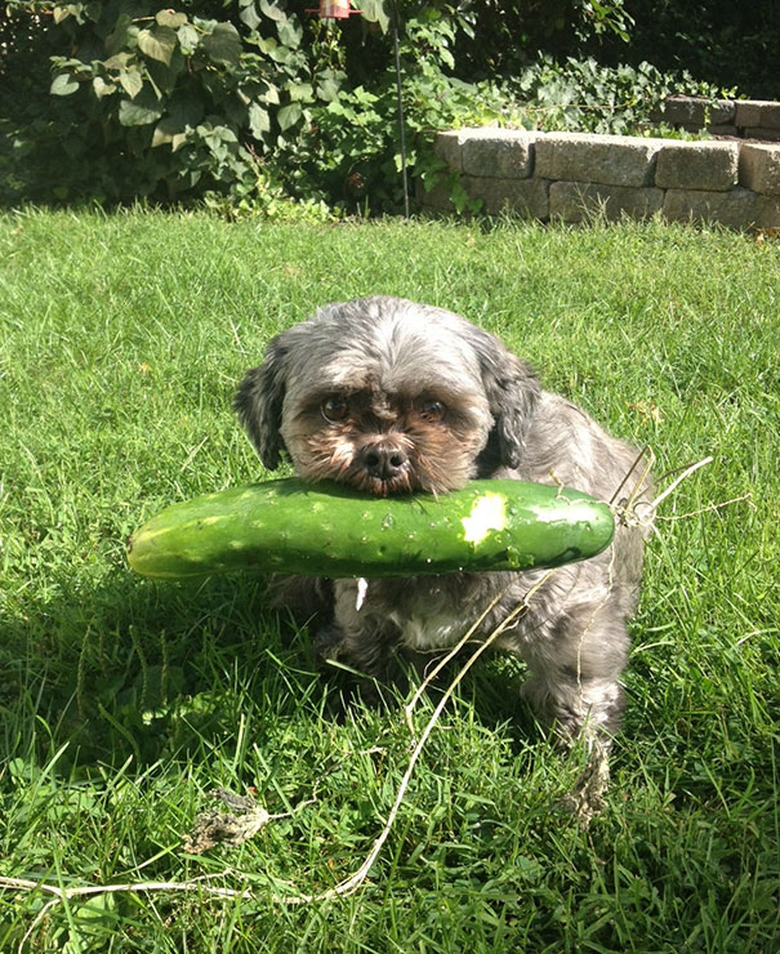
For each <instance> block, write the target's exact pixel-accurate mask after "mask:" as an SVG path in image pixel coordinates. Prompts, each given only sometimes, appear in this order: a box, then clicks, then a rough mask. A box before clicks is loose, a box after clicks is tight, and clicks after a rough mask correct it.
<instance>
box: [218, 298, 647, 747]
mask: <svg viewBox="0 0 780 954" xmlns="http://www.w3.org/2000/svg"><path fill="white" fill-rule="evenodd" d="M235 409H236V411H237V413H238V417H239V419H240V421H241V423H242V425H243V426H244V427H245V429H246V431H247V433H248V435H249V437H250V439H251V441H252V442H253V443H254V445H255V446H256V448H257V450H258V452H259V455H260V458H261V460H262V462H263V464H264V465H265V467H266V468H268V469H269V470H274V469H275V468H276V467H277V466H278V465H279V463H280V461H281V459H282V456H283V455H286V456H288V457H289V459H290V460H291V461H292V463H293V465H294V468H295V471H296V473H297V475H298V476H299V477H301V478H302V479H304V480H306V481H320V480H335V481H338V482H341V483H343V484H347V485H349V486H351V487H353V488H355V489H357V490H360V491H364V492H366V493H369V494H375V495H378V496H385V495H390V494H414V493H417V492H421V493H431V494H439V495H441V494H446V493H447V492H448V491H452V490H455V489H457V488H460V487H463V486H464V485H465V484H466V483H467V481H469V480H471V479H472V478H512V479H517V480H524V481H535V482H539V483H543V484H552V485H556V484H557V485H565V486H569V487H574V488H577V489H579V490H582V491H585V492H587V493H589V494H592V495H593V496H595V497H597V498H599V499H602V500H606V501H610V500H612V498H613V496H614V495H615V494H616V492H618V491H619V493H620V494H621V495H622V496H623V497H624V498H626V499H634V498H635V497H636V496H638V495H641V494H644V493H646V491H647V488H646V487H645V486H644V485H643V481H644V476H641V475H640V474H639V471H640V469H639V468H637V467H635V466H634V465H635V463H636V460H637V451H636V450H635V449H634V448H632V447H630V446H629V445H628V444H626V443H623V442H622V441H620V440H617V439H616V438H614V437H611V436H610V435H609V434H607V433H606V432H605V431H604V430H603V429H602V428H601V427H600V426H599V425H598V424H596V423H595V421H593V420H592V419H591V418H590V417H589V416H588V415H587V414H586V413H585V412H584V411H582V410H581V409H580V408H578V407H576V406H575V405H574V404H572V403H571V402H570V401H568V400H566V399H565V398H564V397H561V396H559V395H556V394H553V393H549V392H547V391H544V390H542V388H541V386H540V384H539V379H538V377H537V375H536V374H535V373H534V371H533V370H532V369H531V367H530V366H529V365H528V364H527V363H525V362H524V361H522V360H520V359H519V358H517V357H515V356H514V355H513V354H512V353H510V352H509V351H508V350H507V348H506V347H505V346H504V345H503V344H502V343H501V341H500V340H499V339H498V338H496V337H495V336H493V335H491V334H489V333H488V332H486V331H484V330H482V329H481V328H479V327H477V326H475V325H473V324H470V323H469V322H468V321H466V320H465V319H464V318H461V317H459V316H458V315H456V314H454V313H452V312H449V311H446V310H443V309H441V308H437V307H432V306H429V305H421V304H415V303H413V302H411V301H407V300H405V299H401V298H391V297H385V296H376V297H370V298H362V299H357V300H354V301H349V302H346V303H335V304H330V305H327V306H325V307H324V308H322V309H320V310H319V311H318V312H317V313H316V314H315V315H314V317H312V318H311V319H310V320H308V321H306V322H304V323H302V324H299V325H296V326H294V327H292V328H290V329H289V330H287V331H284V332H282V333H281V334H279V335H278V336H277V337H275V338H274V339H273V340H272V341H271V342H270V344H269V345H268V348H267V351H266V353H265V358H264V360H263V362H262V364H260V365H259V366H258V367H256V368H252V369H250V370H249V371H248V372H247V373H246V375H245V377H244V379H243V381H242V383H241V384H240V387H239V389H238V393H237V395H236V398H235ZM645 533H646V531H645V530H644V529H643V528H642V527H641V526H638V525H633V526H632V525H629V524H627V523H626V524H623V523H622V522H620V523H619V525H618V526H617V529H616V534H615V538H614V540H613V542H612V544H611V545H610V546H609V548H608V549H607V550H606V551H604V552H603V553H601V554H600V555H599V556H596V557H593V558H591V559H588V560H584V561H582V562H578V563H571V564H567V565H565V566H563V567H560V568H558V569H557V570H555V571H554V572H553V573H551V574H548V573H547V571H544V570H539V569H534V570H530V571H523V572H514V571H508V572H488V573H469V572H459V573H451V574H446V575H438V576H436V575H434V576H426V575H424V576H419V577H403V578H398V579H372V580H370V581H367V582H366V581H358V580H355V579H339V580H333V581H326V580H319V579H313V578H311V579H310V578H291V579H289V580H288V581H287V582H286V584H285V586H284V587H283V593H284V594H285V595H284V596H283V598H282V600H281V602H282V603H287V604H292V609H293V610H295V609H298V610H300V611H302V614H303V616H307V615H309V614H311V613H312V612H314V611H315V610H317V611H319V616H320V617H325V618H327V620H328V622H327V626H325V628H324V630H323V633H322V637H321V643H322V644H324V645H325V646H328V647H330V651H331V652H332V653H334V654H338V655H339V657H340V658H345V657H346V659H347V660H348V661H349V662H350V663H351V665H352V666H353V667H355V668H356V669H357V670H359V671H360V672H361V673H364V674H366V675H367V676H369V677H373V678H375V679H379V680H385V679H387V678H388V677H389V675H390V674H391V673H392V670H393V659H394V657H395V655H396V654H400V655H401V657H402V658H405V659H407V660H411V661H412V662H414V663H415V664H417V665H418V666H421V665H424V663H425V661H426V660H428V661H429V660H430V653H432V652H435V651H437V650H439V651H440V650H442V649H449V648H451V647H452V646H453V645H454V644H455V643H456V642H457V641H458V640H459V639H461V637H462V636H464V634H465V633H466V632H468V630H469V629H471V628H472V627H476V628H475V630H474V634H473V638H474V639H475V640H480V639H482V640H484V639H485V638H487V636H488V635H489V634H491V633H492V632H493V631H494V630H495V629H496V627H497V626H499V625H500V624H501V623H502V621H506V619H507V617H508V615H509V614H510V613H512V611H514V610H516V609H517V607H518V605H520V604H523V603H524V602H526V601H527V605H526V606H525V609H524V612H522V613H520V614H519V615H518V616H517V618H516V620H514V621H513V622H512V623H511V625H509V626H508V627H507V628H506V630H505V631H504V632H503V633H502V634H501V636H500V639H498V640H497V641H496V645H497V646H498V647H500V648H502V649H505V650H509V651H511V652H515V653H518V654H519V655H520V656H521V657H522V659H523V660H525V662H526V664H527V667H528V672H527V678H526V681H525V684H524V686H523V693H524V696H525V698H526V699H527V700H528V702H529V703H530V705H531V708H532V710H533V712H534V713H535V715H536V717H537V718H538V720H540V721H541V722H542V723H543V724H545V725H547V726H553V727H554V728H555V730H556V731H557V732H558V733H559V734H560V736H561V737H563V738H564V739H568V740H573V739H576V738H578V737H579V736H581V734H582V733H583V731H584V730H586V731H587V732H589V733H593V734H595V735H597V736H598V737H599V738H600V739H603V740H605V744H606V745H608V744H609V740H610V739H611V738H612V736H613V735H614V733H615V731H616V730H617V729H618V726H619V722H620V716H621V710H622V707H623V691H622V688H621V684H620V679H621V674H622V672H623V670H624V667H625V665H626V661H627V655H628V649H629V635H628V629H627V623H628V620H629V619H630V617H631V616H632V614H633V613H634V611H635V608H636V605H637V600H638V596H639V587H640V580H641V573H642V557H643V542H644V537H645ZM531 592H532V593H533V596H532V598H528V595H529V593H531Z"/></svg>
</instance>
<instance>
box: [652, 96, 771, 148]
mask: <svg viewBox="0 0 780 954" xmlns="http://www.w3.org/2000/svg"><path fill="white" fill-rule="evenodd" d="M652 118H653V121H654V122H658V123H665V124H666V125H667V126H674V127H675V128H676V129H684V130H686V132H701V131H706V132H708V133H710V134H711V135H713V136H730V137H734V136H738V137H741V138H745V139H760V140H767V141H770V142H780V103H776V102H773V101H771V100H763V99H718V100H715V102H710V101H709V100H706V99H701V98H700V97H697V96H670V97H669V99H667V100H666V102H665V103H664V105H663V106H662V107H661V108H660V109H659V110H658V111H657V112H656V113H655V114H654V115H653V117H652Z"/></svg>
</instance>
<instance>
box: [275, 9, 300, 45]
mask: <svg viewBox="0 0 780 954" xmlns="http://www.w3.org/2000/svg"><path fill="white" fill-rule="evenodd" d="M276 32H277V33H278V34H279V42H280V43H283V44H284V46H288V47H290V48H291V49H293V50H297V49H298V47H299V46H300V45H301V40H302V39H303V27H302V26H301V24H300V23H299V21H298V20H297V18H294V17H291V18H290V19H286V18H285V20H284V21H283V22H281V23H279V24H278V25H277V27H276Z"/></svg>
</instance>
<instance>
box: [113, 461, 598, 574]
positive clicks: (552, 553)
mask: <svg viewBox="0 0 780 954" xmlns="http://www.w3.org/2000/svg"><path fill="white" fill-rule="evenodd" d="M613 533H614V520H613V516H612V512H611V510H610V508H609V506H608V505H607V504H606V503H602V502H600V501H598V500H596V499H595V498H594V497H591V496H589V495H588V494H585V493H582V492H580V491H578V490H571V489H568V488H561V487H548V486H547V485H544V484H532V483H523V482H522V481H517V480H474V481H472V482H471V483H469V484H468V485H467V486H466V487H465V488H463V489H462V490H456V491H452V492H451V493H448V494H446V495H442V496H433V495H429V494H415V495H413V496H397V497H367V496H366V495H365V494H360V493H358V492H357V491H353V490H350V489H349V488H346V487H343V486H341V485H339V484H329V483H318V484H305V483H303V482H301V481H299V480H296V479H288V480H272V481H269V482H267V483H263V484H256V485H254V486H250V487H244V488H235V489H230V490H222V491H218V492H217V493H212V494H206V495H205V496H202V497H196V498H194V499H192V500H186V501H183V502H182V503H177V504H173V505H172V506H170V507H168V508H167V509H166V510H163V511H162V512H161V513H159V514H158V515H157V516H156V517H153V518H152V519H151V520H150V521H149V522H148V523H147V524H145V525H144V526H143V527H141V528H140V530H138V531H136V533H134V534H133V535H132V536H131V537H130V538H129V540H128V541H127V556H128V560H129V562H130V565H131V566H132V568H133V569H134V570H137V571H138V572H139V573H142V574H144V575H146V576H155V577H188V576H204V575H208V574H212V573H222V572H226V571H228V570H242V569H243V570H262V571H273V572H282V573H295V574H302V575H306V576H326V577H332V578H334V579H338V578H340V577H399V576H416V575H418V574H420V573H451V572H457V571H484V570H524V569H528V568H530V567H537V566H544V567H552V566H560V565H561V564H563V563H571V562H573V561H575V560H583V559H586V558H588V557H592V556H595V555H596V554H598V553H601V551H602V550H604V549H606V547H607V546H609V544H610V541H611V540H612V536H613Z"/></svg>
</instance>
